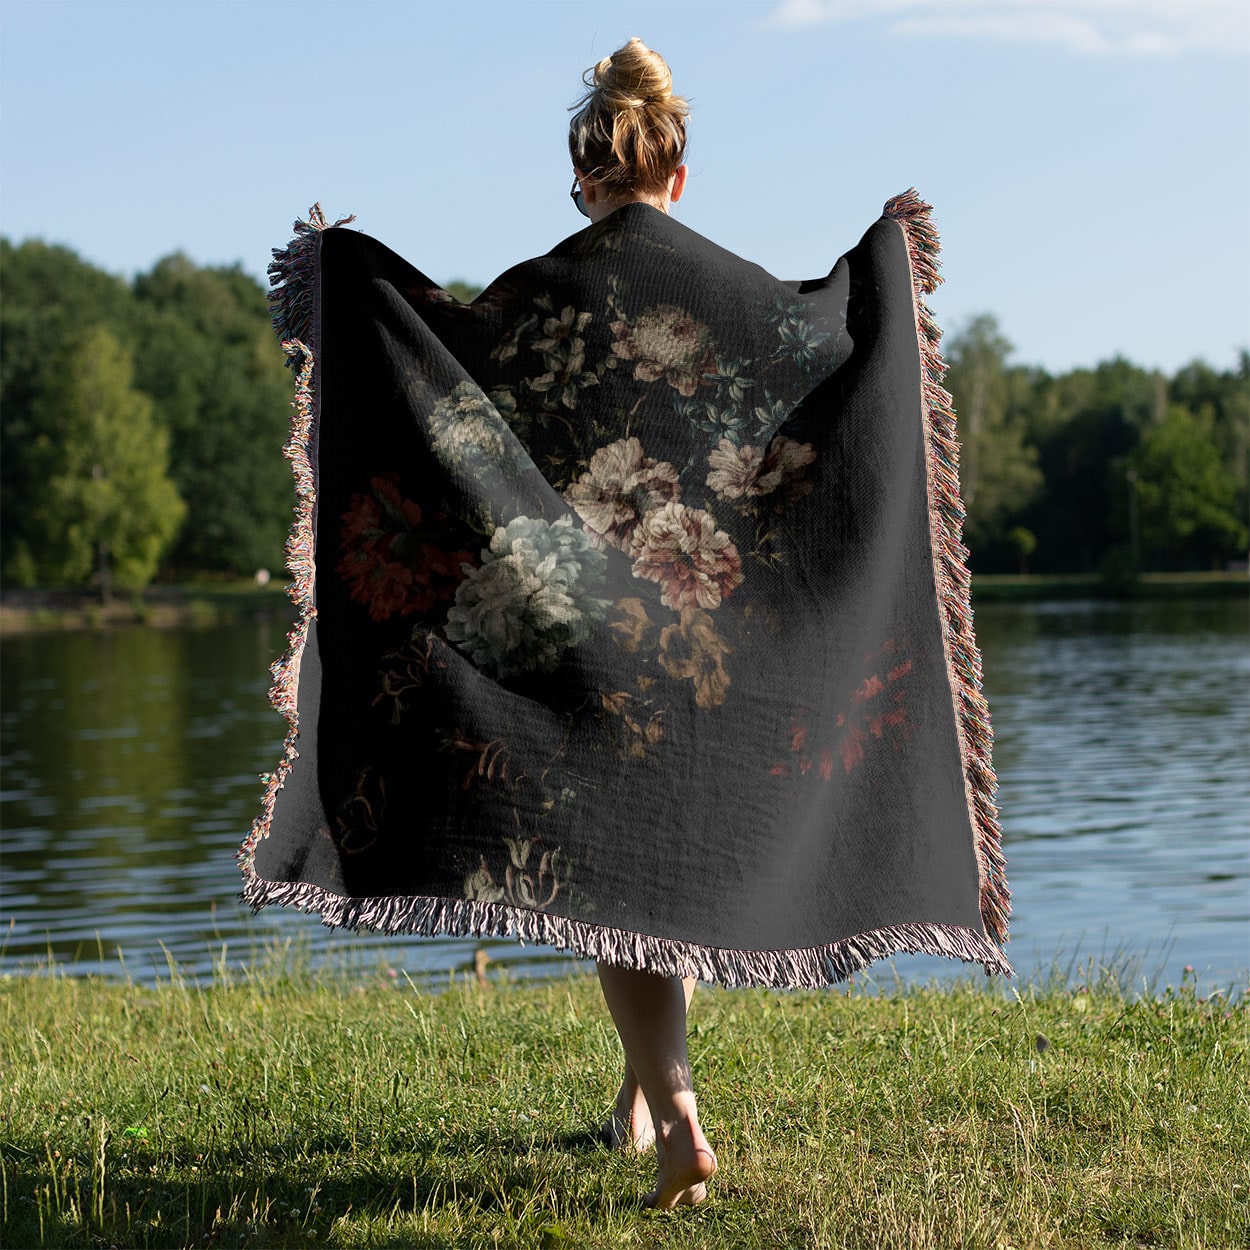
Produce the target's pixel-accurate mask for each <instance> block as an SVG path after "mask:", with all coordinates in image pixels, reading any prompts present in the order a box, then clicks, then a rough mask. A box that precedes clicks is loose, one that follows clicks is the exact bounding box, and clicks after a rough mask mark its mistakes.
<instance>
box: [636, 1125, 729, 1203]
mask: <svg viewBox="0 0 1250 1250" xmlns="http://www.w3.org/2000/svg"><path fill="white" fill-rule="evenodd" d="M655 1151H656V1157H657V1158H658V1159H659V1162H660V1175H659V1180H658V1183H657V1184H656V1187H655V1188H654V1189H653V1190H652V1191H651V1192H650V1193H649V1194H648V1195H647V1196H646V1197H645V1198H644V1199H643V1201H642V1205H643V1206H644V1207H655V1208H657V1209H658V1210H661V1211H667V1210H669V1209H670V1208H672V1207H694V1206H698V1205H699V1203H700V1202H702V1201H703V1200H704V1199H705V1198H706V1197H707V1182H708V1181H709V1180H710V1179H711V1178H712V1174H713V1173H714V1172H715V1171H716V1156H715V1155H714V1154H713V1153H712V1147H711V1146H709V1145H708V1141H707V1138H706V1137H704V1136H703V1130H702V1129H701V1128H700V1127H699V1122H698V1120H679V1121H677V1122H676V1123H675V1124H672V1125H665V1126H664V1127H663V1128H662V1129H661V1131H660V1133H659V1134H658V1136H657V1137H656V1139H655Z"/></svg>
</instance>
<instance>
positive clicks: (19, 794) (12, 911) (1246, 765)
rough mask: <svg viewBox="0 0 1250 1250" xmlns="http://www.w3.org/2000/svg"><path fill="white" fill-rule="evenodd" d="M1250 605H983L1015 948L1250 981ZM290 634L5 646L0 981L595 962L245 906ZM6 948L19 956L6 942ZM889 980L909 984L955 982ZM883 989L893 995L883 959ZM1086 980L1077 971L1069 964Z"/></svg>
mask: <svg viewBox="0 0 1250 1250" xmlns="http://www.w3.org/2000/svg"><path fill="white" fill-rule="evenodd" d="M1248 611H1250V605H1248V604H1247V601H1246V600H1244V599H1237V600H1202V601H1194V602H1171V601H1163V602H1150V603H1111V602H1094V601H1090V602H1063V603H1033V604H985V605H983V606H981V607H980V608H979V609H978V611H977V627H978V636H979V639H980V642H981V646H982V650H983V652H984V656H985V669H986V691H987V695H988V697H989V700H990V707H991V711H992V713H993V716H994V724H995V731H996V739H997V741H996V754H995V762H996V765H997V768H998V773H999V778H1000V782H1001V790H1000V794H999V801H1000V805H1001V807H1002V810H1003V814H1004V830H1005V846H1006V851H1007V856H1008V878H1009V880H1010V882H1011V885H1012V890H1013V894H1014V911H1013V919H1012V942H1011V944H1010V946H1009V948H1008V954H1009V955H1010V957H1011V958H1012V960H1013V962H1014V963H1015V965H1016V968H1017V971H1018V972H1019V973H1020V974H1021V975H1022V976H1023V977H1025V978H1028V977H1029V976H1032V975H1045V973H1046V972H1047V971H1048V970H1050V969H1052V968H1053V967H1054V966H1055V965H1056V963H1058V965H1059V966H1060V967H1068V966H1073V967H1074V969H1075V966H1076V965H1078V964H1083V963H1084V962H1085V961H1087V960H1088V959H1090V958H1093V959H1095V960H1103V961H1105V962H1112V963H1115V964H1117V965H1118V966H1126V965H1127V966H1131V967H1136V968H1137V969H1138V972H1139V974H1141V975H1142V976H1145V977H1146V978H1147V979H1153V978H1160V979H1161V982H1163V983H1166V982H1169V981H1170V982H1172V983H1176V982H1178V981H1179V980H1180V978H1181V975H1182V969H1183V968H1184V966H1185V965H1187V964H1189V965H1193V967H1194V968H1195V969H1196V971H1197V975H1198V977H1199V980H1200V983H1201V984H1203V985H1205V986H1208V987H1211V988H1225V989H1229V988H1234V989H1236V988H1242V989H1244V988H1245V986H1246V978H1247V969H1250V649H1248V647H1247V632H1248V624H1250V621H1248ZM283 642H284V627H283V626H282V625H281V624H280V623H279V622H276V621H269V622H256V623H251V624H245V625H236V626H231V627H226V628H222V627H217V628H212V629H182V630H169V631H160V630H148V629H141V628H133V629H119V630H116V631H111V632H83V633H64V634H42V635H28V636H20V637H14V638H10V639H7V640H6V641H5V642H4V647H3V665H2V667H0V682H2V687H0V694H2V700H3V701H2V703H0V708H2V712H0V726H2V733H0V765H2V766H3V782H2V784H3V791H2V793H0V828H2V830H3V843H2V846H3V858H2V860H0V941H2V942H3V947H2V949H0V970H3V971H6V972H14V971H19V970H22V969H25V968H30V967H34V966H37V965H38V964H39V963H40V962H41V961H43V962H46V961H47V960H48V959H49V958H51V959H53V960H55V961H56V962H58V963H61V964H64V965H65V966H66V967H67V969H68V970H69V971H71V972H74V971H76V972H83V973H86V972H106V973H110V974H120V973H122V972H123V971H124V973H125V974H127V975H129V976H131V977H133V978H134V979H135V980H137V981H147V980H152V979H156V978H160V977H165V976H167V975H169V970H170V965H171V964H173V965H175V966H177V967H178V968H179V969H180V970H181V971H183V972H184V973H186V974H189V975H192V976H197V977H208V976H210V975H211V974H212V970H213V968H214V966H215V965H216V964H218V963H220V962H221V961H225V963H227V964H234V963H246V962H247V961H249V960H250V959H253V958H254V957H255V955H256V952H257V949H258V948H264V947H267V946H272V945H277V946H281V945H282V944H284V943H286V942H288V941H293V942H295V943H296V944H297V945H300V946H305V945H306V946H307V947H308V948H309V950H310V951H311V953H312V957H313V958H314V959H315V960H321V959H323V958H333V959H342V960H344V961H346V962H347V963H348V964H349V966H353V967H354V966H356V961H359V966H360V967H361V968H369V969H372V970H374V971H375V972H377V971H381V974H382V975H386V973H385V971H384V970H385V969H386V968H388V967H389V968H390V969H392V970H398V972H397V973H396V974H397V975H398V974H399V973H401V972H406V973H408V974H409V975H412V976H425V977H430V976H445V975H446V973H447V972H448V970H451V969H460V968H466V967H469V966H471V964H472V957H473V952H474V951H475V950H476V948H477V947H478V946H480V945H486V946H487V947H488V948H489V950H490V952H491V954H492V957H493V958H494V959H495V960H496V961H497V963H498V964H501V965H505V966H506V967H507V968H508V969H509V971H510V972H511V973H512V974H513V975H517V976H532V975H545V974H550V973H552V972H558V971H563V970H566V969H568V968H569V967H571V966H575V964H574V963H573V961H570V960H569V959H568V958H567V957H566V956H562V955H558V954H556V953H555V952H552V951H547V950H544V949H542V948H534V947H522V946H520V945H518V944H516V943H513V942H508V941H504V942H487V943H481V942H477V941H474V940H454V939H425V940H412V939H399V938H378V937H375V936H369V935H360V934H330V933H329V932H328V931H326V930H324V929H322V928H321V927H320V925H319V924H318V922H317V921H316V920H315V919H314V918H312V917H307V916H302V915H299V914H298V913H294V912H290V911H287V910H284V909H274V908H270V909H267V910H266V911H264V912H262V913H261V914H260V915H259V916H252V914H251V913H250V912H249V911H247V910H246V909H245V908H243V907H241V906H240V905H239V904H238V902H237V901H236V894H237V891H238V888H239V878H238V874H237V868H236V866H235V863H234V854H235V851H236V849H237V847H238V844H239V841H240V839H241V838H242V836H243V834H244V833H245V831H246V830H247V827H248V825H249V824H250V822H251V820H252V817H253V815H254V814H255V812H256V809H257V804H258V800H259V796H260V783H259V781H258V779H257V775H258V774H259V773H261V772H263V771H266V770H267V769H269V768H271V767H272V766H273V765H274V763H275V761H276V760H277V757H278V751H279V747H280V742H281V734H282V723H281V721H280V719H279V718H278V716H277V715H276V714H275V713H273V712H272V711H271V710H270V709H269V707H268V705H267V703H266V701H265V690H266V688H267V684H268V675H267V668H268V665H269V663H270V661H271V660H272V659H273V658H274V657H275V655H277V654H278V652H279V650H280V649H281V647H282V646H283ZM5 932H7V939H6V938H5V936H4V935H5ZM959 967H960V966H959V965H948V964H947V961H944V960H937V959H927V958H920V957H912V958H904V959H899V960H897V961H895V963H894V969H895V970H896V971H897V974H898V975H900V976H902V977H903V978H904V979H916V978H918V979H928V978H930V977H933V976H937V975H944V974H946V973H947V972H948V970H950V969H953V970H955V971H958V970H959ZM875 975H876V977H877V979H878V980H881V979H882V978H883V977H884V978H887V979H888V978H891V977H892V976H893V975H894V973H893V972H891V970H890V968H889V966H888V965H877V972H876V974H875ZM1073 975H1079V973H1076V972H1075V970H1074V973H1073Z"/></svg>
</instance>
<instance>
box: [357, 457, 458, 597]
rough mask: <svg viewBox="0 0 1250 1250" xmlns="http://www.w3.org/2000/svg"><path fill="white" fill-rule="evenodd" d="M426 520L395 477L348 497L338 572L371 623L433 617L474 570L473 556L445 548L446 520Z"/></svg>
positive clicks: (383, 478)
mask: <svg viewBox="0 0 1250 1250" xmlns="http://www.w3.org/2000/svg"><path fill="white" fill-rule="evenodd" d="M425 520H426V519H425V514H424V512H423V510H422V508H421V507H420V505H419V504H417V503H415V502H414V501H413V500H411V499H408V498H406V497H405V496H404V495H402V494H401V493H400V490H399V474H398V473H393V472H392V473H381V474H378V475H377V476H375V477H372V478H370V479H369V489H368V491H367V492H361V493H357V494H354V495H352V497H351V502H350V504H349V506H348V509H347V511H346V512H345V513H343V516H342V527H341V529H340V531H339V549H340V555H339V560H338V564H337V566H336V568H337V571H338V574H339V576H340V577H341V578H342V579H343V581H344V582H345V583H346V585H347V588H348V592H349V593H350V595H351V597H352V599H353V600H355V601H356V602H357V603H360V604H363V605H364V606H365V608H366V609H367V610H368V612H369V616H370V617H371V618H372V619H373V620H375V621H384V620H386V619H387V618H388V617H391V616H395V615H400V616H411V615H412V614H413V613H428V612H430V611H432V610H433V609H434V608H435V606H436V605H438V604H441V603H444V602H446V601H447V600H450V599H452V598H453V597H454V596H455V594H456V587H457V586H458V585H459V584H460V582H461V581H462V580H463V578H464V577H465V576H467V574H468V572H469V571H470V569H471V568H472V562H473V554H472V552H470V551H465V550H448V549H447V548H446V546H445V542H446V529H445V528H444V527H443V525H442V522H443V521H445V520H446V517H445V516H444V515H442V514H438V513H436V514H434V515H433V516H432V517H431V518H430V524H428V525H427V524H426V523H425Z"/></svg>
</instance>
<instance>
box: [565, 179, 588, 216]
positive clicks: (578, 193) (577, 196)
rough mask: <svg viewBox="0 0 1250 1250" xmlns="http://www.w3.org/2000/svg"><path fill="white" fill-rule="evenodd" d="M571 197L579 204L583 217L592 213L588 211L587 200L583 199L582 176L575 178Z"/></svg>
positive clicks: (578, 209) (579, 210)
mask: <svg viewBox="0 0 1250 1250" xmlns="http://www.w3.org/2000/svg"><path fill="white" fill-rule="evenodd" d="M569 198H570V199H571V200H572V201H573V203H574V204H576V205H577V211H578V212H579V213H581V215H582V216H583V217H589V216H590V214H589V213H588V212H587V211H586V201H585V200H584V199H582V183H581V179H580V178H574V179H573V189H572V191H570V192H569Z"/></svg>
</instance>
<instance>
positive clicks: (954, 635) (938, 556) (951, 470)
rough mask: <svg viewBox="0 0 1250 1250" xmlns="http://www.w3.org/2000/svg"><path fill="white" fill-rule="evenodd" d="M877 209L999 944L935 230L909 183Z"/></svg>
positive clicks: (998, 880)
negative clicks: (916, 414) (916, 348)
mask: <svg viewBox="0 0 1250 1250" xmlns="http://www.w3.org/2000/svg"><path fill="white" fill-rule="evenodd" d="M882 211H883V215H884V216H886V217H889V218H891V219H892V220H894V221H896V222H898V224H899V225H900V227H901V228H902V230H903V234H904V236H905V238H906V240H907V256H908V263H909V264H910V266H911V277H912V291H913V303H914V305H915V309H916V336H917V338H918V340H919V343H920V354H921V382H922V388H923V407H924V421H925V431H926V433H927V435H928V438H927V444H926V454H925V463H926V466H927V477H928V491H929V526H930V533H931V537H932V541H933V562H934V570H935V573H936V576H937V589H938V600H939V603H940V605H941V609H942V642H943V647H944V649H945V651H946V667H947V672H948V673H949V674H950V679H951V690H952V694H953V695H954V699H955V724H956V726H957V728H958V732H959V748H960V755H961V757H962V759H963V766H964V792H965V794H966V795H967V799H968V812H969V816H970V817H971V820H972V828H973V836H974V839H975V843H976V851H977V864H978V867H979V870H980V878H981V881H980V887H981V888H980V894H981V918H982V920H983V921H984V923H985V928H986V932H987V933H989V935H990V936H991V937H992V938H993V939H994V940H995V941H996V942H999V943H1003V942H1006V941H1007V936H1008V935H1007V918H1008V915H1009V914H1010V911H1011V893H1010V891H1009V890H1008V888H1007V876H1006V860H1005V858H1004V856H1003V851H1002V830H1001V828H1000V826H999V823H998V808H997V806H996V805H995V803H994V792H995V790H996V789H997V786H998V780H997V778H996V777H995V775H994V768H993V765H992V763H991V754H992V749H993V742H994V733H993V729H992V728H991V726H990V715H989V708H988V707H987V706H986V702H985V698H984V696H983V695H982V693H981V652H980V651H979V650H978V649H977V644H976V639H975V637H974V635H973V629H972V603H971V590H972V580H971V577H970V575H969V573H968V564H967V561H968V549H967V548H966V547H965V546H964V545H963V542H962V541H961V535H962V532H963V523H964V505H963V501H962V499H961V498H960V494H959V439H958V434H957V426H956V420H955V410H954V407H953V406H952V402H951V395H950V392H949V391H947V390H945V389H944V388H943V387H942V378H943V376H944V375H945V373H946V365H945V363H944V362H943V360H942V354H941V351H940V343H941V338H942V332H941V330H940V329H939V328H938V325H937V322H936V321H934V319H933V314H932V313H931V312H930V311H929V308H928V306H927V305H926V304H925V302H924V300H923V299H922V298H921V297H922V296H924V295H929V294H931V293H932V292H933V291H934V290H936V289H937V287H938V286H939V285H940V284H941V282H942V277H941V275H940V274H939V273H938V264H939V261H938V253H939V251H940V250H941V249H940V245H939V242H938V233H937V229H936V228H935V227H934V225H933V222H932V220H931V218H930V214H931V213H932V211H933V209H932V206H931V205H929V204H926V203H925V202H924V201H923V200H922V199H921V198H920V197H919V195H917V194H916V189H915V188H914V187H912V188H910V189H909V190H907V191H904V192H903V194H902V195H896V196H895V197H894V198H893V199H892V200H890V201H889V202H888V203H887V204H886V206H885V208H884V209H883V210H882ZM1003 962H1004V964H1005V963H1006V961H1005V960H1004V961H1003ZM987 969H988V965H987ZM1008 975H1010V971H1008Z"/></svg>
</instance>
